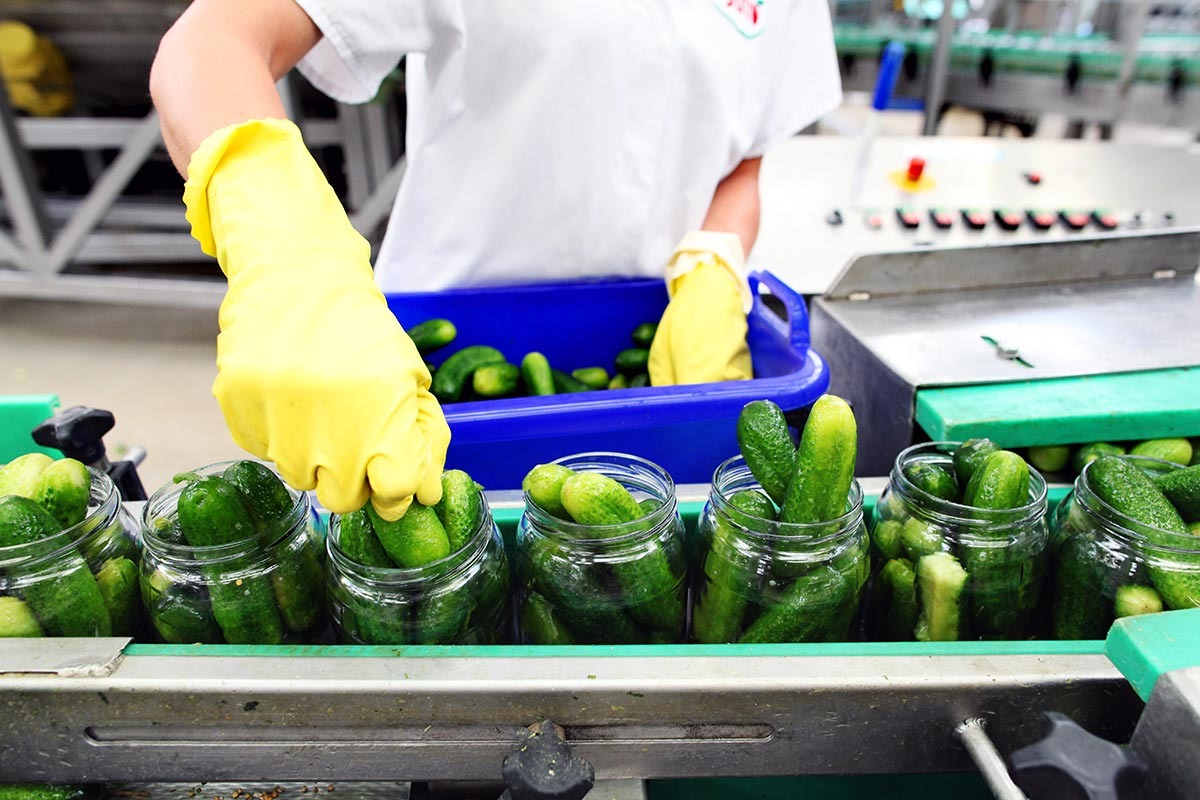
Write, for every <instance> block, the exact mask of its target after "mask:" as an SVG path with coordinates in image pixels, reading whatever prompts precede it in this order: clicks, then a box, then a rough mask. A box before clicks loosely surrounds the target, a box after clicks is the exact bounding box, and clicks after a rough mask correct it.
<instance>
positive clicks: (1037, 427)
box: [916, 367, 1200, 447]
mask: <svg viewBox="0 0 1200 800" xmlns="http://www.w3.org/2000/svg"><path fill="white" fill-rule="evenodd" d="M916 421H917V423H918V424H919V425H920V426H921V428H922V429H923V430H924V431H925V432H926V433H927V434H928V435H929V438H930V439H932V440H934V441H939V440H951V441H962V440H966V439H971V438H976V437H983V436H986V437H988V438H990V439H994V440H996V441H998V442H1001V443H1002V444H1003V445H1004V446H1006V447H1030V446H1033V445H1047V444H1083V443H1087V442H1096V441H1128V440H1136V439H1154V438H1161V437H1169V436H1197V435H1200V367H1185V368H1181V369H1164V370H1151V371H1147V372H1128V373H1119V374H1113V375H1088V376H1083V377H1071V378H1053V379H1046V380H1037V381H1020V382H1013V383H990V384H981V385H974V386H951V387H942V388H923V389H919V390H918V391H917V398H916Z"/></svg>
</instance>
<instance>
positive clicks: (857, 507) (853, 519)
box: [711, 455, 863, 544]
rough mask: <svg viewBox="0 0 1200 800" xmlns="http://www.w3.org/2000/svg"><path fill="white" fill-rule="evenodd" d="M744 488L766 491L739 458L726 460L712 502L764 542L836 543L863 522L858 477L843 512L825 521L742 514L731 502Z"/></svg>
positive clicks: (716, 478) (853, 480)
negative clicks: (778, 518)
mask: <svg viewBox="0 0 1200 800" xmlns="http://www.w3.org/2000/svg"><path fill="white" fill-rule="evenodd" d="M746 489H753V490H758V491H760V492H763V494H764V496H765V495H766V492H765V491H764V490H763V488H762V484H760V483H759V482H758V480H757V479H756V478H755V477H754V475H753V473H752V472H751V471H750V466H749V465H748V464H747V463H746V459H745V458H744V457H742V456H740V455H738V456H734V457H732V458H729V459H726V460H725V461H723V462H722V463H721V465H720V466H718V467H717V469H716V471H715V472H713V478H712V492H711V499H712V502H713V505H714V506H715V507H716V508H717V509H718V510H719V511H720V512H721V513H722V514H725V515H726V516H728V517H729V518H730V519H732V520H733V521H734V522H736V523H737V524H738V525H740V526H741V527H743V528H745V529H746V532H748V533H749V534H751V535H753V536H756V537H760V538H762V539H764V540H775V541H797V540H801V539H802V540H804V542H805V543H811V544H820V543H821V542H825V541H835V540H837V539H840V538H842V537H844V536H845V535H846V533H847V532H849V531H853V530H854V529H856V528H857V527H858V526H859V525H860V524H861V523H862V521H863V518H862V517H863V492H862V487H861V486H860V485H859V483H858V479H857V478H851V480H850V491H849V493H847V495H846V505H847V508H846V511H845V513H843V514H842V515H841V516H839V517H835V518H834V519H831V520H829V521H827V522H782V521H779V520H772V519H765V518H763V517H758V516H755V515H753V514H750V513H748V512H746V511H743V510H742V509H740V508H737V507H736V506H734V505H733V504H732V503H731V502H730V501H731V499H732V498H733V495H735V494H737V493H738V492H740V491H744V490H746Z"/></svg>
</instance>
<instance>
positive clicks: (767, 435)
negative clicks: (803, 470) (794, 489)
mask: <svg viewBox="0 0 1200 800" xmlns="http://www.w3.org/2000/svg"><path fill="white" fill-rule="evenodd" d="M737 439H738V447H739V448H740V449H741V451H742V458H744V459H745V460H746V466H747V467H749V468H750V473H751V474H752V475H754V478H755V479H756V480H757V481H758V482H759V484H761V485H762V487H763V489H764V490H766V492H767V495H768V496H769V497H770V498H771V499H772V500H774V501H775V502H776V503H783V501H784V498H786V497H787V490H788V485H789V484H790V483H791V481H792V476H793V475H794V474H795V463H796V445H795V443H794V442H793V441H792V434H791V432H790V431H789V430H788V424H787V419H786V418H784V415H783V409H782V408H780V407H779V406H777V405H776V404H775V403H772V402H771V401H770V400H755V401H753V402H750V403H747V404H746V405H745V407H743V408H742V411H741V413H740V414H738V420H737Z"/></svg>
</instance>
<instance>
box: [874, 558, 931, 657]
mask: <svg viewBox="0 0 1200 800" xmlns="http://www.w3.org/2000/svg"><path fill="white" fill-rule="evenodd" d="M874 597H875V599H874V602H873V604H872V607H873V610H874V613H873V614H872V617H873V618H874V620H875V622H874V625H873V628H874V633H875V636H876V637H877V638H879V639H882V640H883V641H885V642H906V641H909V640H910V639H912V638H913V630H914V629H915V628H916V626H917V618H918V617H919V616H920V612H919V610H918V606H917V573H916V571H915V570H914V569H913V564H912V562H911V561H908V560H907V559H902V558H896V559H892V560H890V561H888V562H887V563H886V564H884V565H883V569H881V570H880V571H879V574H878V575H876V576H875V589H874Z"/></svg>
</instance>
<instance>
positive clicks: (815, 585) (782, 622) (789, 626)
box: [738, 564, 853, 643]
mask: <svg viewBox="0 0 1200 800" xmlns="http://www.w3.org/2000/svg"><path fill="white" fill-rule="evenodd" d="M852 602H853V591H852V587H851V585H850V581H849V579H848V578H847V577H846V575H844V574H843V573H842V572H840V571H839V570H837V569H835V568H834V567H833V566H830V565H828V564H826V565H821V566H818V567H816V568H815V569H813V570H811V571H809V572H807V573H805V574H804V575H801V576H800V577H798V578H796V579H795V580H794V581H792V583H791V584H790V585H789V586H788V587H787V588H786V589H784V591H783V593H782V594H781V595H780V597H779V600H778V602H776V603H775V604H773V605H771V606H770V607H769V608H767V609H766V610H764V611H763V612H762V613H761V614H759V615H758V618H757V619H755V620H754V622H752V623H751V624H750V627H748V628H747V629H746V632H745V633H743V634H742V636H741V638H739V639H738V641H739V642H742V643H762V642H814V641H820V640H822V639H824V638H826V636H827V634H828V633H829V632H830V631H831V630H833V629H835V628H837V627H838V624H839V620H840V617H841V615H842V613H843V611H844V607H845V605H846V604H849V603H852Z"/></svg>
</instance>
